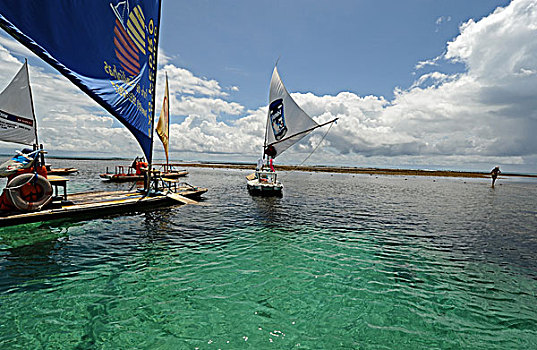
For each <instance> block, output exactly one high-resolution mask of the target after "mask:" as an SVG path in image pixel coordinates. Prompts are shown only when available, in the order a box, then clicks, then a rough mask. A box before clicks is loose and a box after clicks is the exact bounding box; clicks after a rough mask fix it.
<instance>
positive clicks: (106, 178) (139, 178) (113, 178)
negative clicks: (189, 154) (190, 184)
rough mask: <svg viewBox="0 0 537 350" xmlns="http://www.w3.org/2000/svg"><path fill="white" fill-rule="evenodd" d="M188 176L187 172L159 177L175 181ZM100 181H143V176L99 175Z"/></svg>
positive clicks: (171, 173) (175, 172)
mask: <svg viewBox="0 0 537 350" xmlns="http://www.w3.org/2000/svg"><path fill="white" fill-rule="evenodd" d="M187 175H188V171H174V172H170V173H163V174H162V175H161V176H162V177H164V178H167V179H177V178H180V177H184V176H187ZM99 176H100V177H101V179H103V180H104V181H108V182H135V181H144V176H143V175H135V174H132V175H128V174H125V175H120V174H101V175H99Z"/></svg>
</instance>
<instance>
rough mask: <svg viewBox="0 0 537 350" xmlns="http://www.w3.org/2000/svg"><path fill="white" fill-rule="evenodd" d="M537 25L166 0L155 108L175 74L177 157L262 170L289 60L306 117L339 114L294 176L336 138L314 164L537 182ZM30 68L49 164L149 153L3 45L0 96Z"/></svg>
mask: <svg viewBox="0 0 537 350" xmlns="http://www.w3.org/2000/svg"><path fill="white" fill-rule="evenodd" d="M535 23H537V1H536V0H513V1H506V0H502V1H500V0H479V1H468V0H465V1H462V0H450V1H433V0H429V1H426V0H409V1H337V0H336V1H330V2H328V1H304V0H297V1H279V0H278V1H242V0H241V1H239V0H229V1H205V0H197V1H177V0H173V1H172V0H164V1H163V5H162V23H161V37H160V45H159V49H160V54H159V72H158V79H157V99H156V101H157V112H158V111H160V103H159V101H162V96H163V85H164V79H163V77H164V73H165V72H167V73H168V76H169V78H170V114H171V122H172V125H171V135H170V152H171V159H172V160H192V161H200V160H201V161H207V160H208V161H234V162H235V161H241V162H255V161H256V159H257V158H258V156H259V155H260V153H261V149H262V145H263V135H264V128H265V122H266V116H267V103H268V90H269V82H270V76H271V73H272V69H273V67H274V64H275V62H276V60H277V59H278V58H280V61H279V63H278V68H279V72H280V75H281V77H282V79H283V82H284V84H285V86H286V87H287V89H288V91H290V92H291V94H292V96H293V98H294V99H295V100H296V102H297V103H298V104H299V105H300V106H301V107H302V108H303V109H304V111H306V112H307V113H308V114H309V115H310V116H311V117H312V118H313V119H315V120H316V121H317V122H319V123H322V122H326V121H328V120H331V119H333V118H339V121H338V123H337V125H335V126H334V127H333V128H332V129H331V130H330V133H329V134H328V136H327V137H326V138H325V139H324V140H323V139H322V136H323V133H324V131H325V130H318V131H316V132H314V133H312V135H311V136H310V137H307V138H305V139H303V140H302V141H301V142H299V143H298V144H296V145H295V146H293V147H291V148H289V149H288V150H286V151H285V152H284V153H283V154H282V155H281V156H279V157H278V158H277V162H279V163H281V164H298V163H300V162H302V161H303V160H304V159H305V158H306V157H307V155H308V154H309V153H310V152H311V151H312V150H313V149H315V148H316V147H317V145H318V144H319V143H320V142H321V140H323V141H322V145H321V147H319V148H318V149H317V151H316V152H315V154H314V155H313V156H312V157H311V158H309V160H308V163H306V164H312V165H313V164H323V165H351V166H359V167H369V166H379V167H407V168H408V167H410V168H436V169H453V170H457V169H462V170H469V169H471V170H487V171H488V170H490V169H491V168H492V167H493V166H495V165H500V166H501V167H502V170H504V171H524V172H534V173H537V138H535V136H534V133H535V130H537V55H536V54H535V53H536V52H537V25H535ZM24 57H29V62H30V65H31V67H30V75H31V80H32V86H33V93H34V98H35V105H36V113H37V118H38V125H39V129H40V135H42V140H43V142H44V143H45V144H46V147H47V149H48V150H49V152H50V153H51V154H53V155H65V154H67V155H76V154H78V155H98V156H110V157H116V156H124V157H135V156H138V155H140V148H139V147H138V145H137V144H136V142H135V140H134V138H133V137H132V136H131V135H130V134H129V133H128V132H127V131H126V130H125V128H124V127H122V126H121V124H120V123H118V122H117V121H115V119H114V118H112V117H111V116H110V115H108V114H107V113H106V111H104V110H103V109H102V108H100V107H99V106H97V105H96V104H95V103H94V102H93V101H91V100H90V99H89V98H88V97H86V96H85V95H84V94H82V93H81V92H80V91H79V90H77V89H76V88H75V87H74V86H73V85H72V84H70V83H69V82H68V81H67V80H66V79H64V78H63V77H61V76H60V75H59V74H57V73H56V72H55V71H54V70H52V69H51V68H50V67H48V66H47V65H46V64H44V63H43V62H42V61H40V60H39V59H38V58H36V57H35V56H33V55H32V54H31V53H29V52H28V51H27V50H26V49H25V48H23V47H21V46H20V45H19V44H18V43H17V42H16V41H14V40H13V39H11V38H10V37H8V36H7V35H6V34H3V33H0V82H5V84H2V83H0V88H2V86H4V85H7V83H8V81H9V80H10V79H11V78H12V77H13V76H14V74H15V73H16V72H17V71H18V69H19V68H20V64H21V63H22V62H23V61H24ZM65 135H70V137H65ZM159 146H160V145H158V144H157V145H156V146H155V152H154V153H155V157H156V158H157V159H158V158H160V159H163V158H164V154H163V151H162V148H161V147H159ZM10 147H13V146H9V145H4V144H0V148H2V149H9V148H10Z"/></svg>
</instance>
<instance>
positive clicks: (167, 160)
mask: <svg viewBox="0 0 537 350" xmlns="http://www.w3.org/2000/svg"><path fill="white" fill-rule="evenodd" d="M167 88H168V72H166V89H167ZM166 92H168V91H166ZM166 99H167V100H168V101H166V102H167V103H166V115H167V116H168V120H166V123H167V124H168V146H167V147H170V94H169V92H168V93H167V94H166ZM168 153H169V151H168V150H166V169H168V171H170V168H169V167H170V161H169V156H168Z"/></svg>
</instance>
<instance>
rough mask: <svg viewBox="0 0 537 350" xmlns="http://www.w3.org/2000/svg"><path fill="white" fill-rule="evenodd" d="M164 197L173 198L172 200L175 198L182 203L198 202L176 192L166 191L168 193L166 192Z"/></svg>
mask: <svg viewBox="0 0 537 350" xmlns="http://www.w3.org/2000/svg"><path fill="white" fill-rule="evenodd" d="M166 197H168V198H171V199H173V200H175V201H177V202H180V203H183V204H198V202H196V201H195V200H193V199H190V198H187V197H183V196H181V195H180V194H177V193H172V192H168V193H166Z"/></svg>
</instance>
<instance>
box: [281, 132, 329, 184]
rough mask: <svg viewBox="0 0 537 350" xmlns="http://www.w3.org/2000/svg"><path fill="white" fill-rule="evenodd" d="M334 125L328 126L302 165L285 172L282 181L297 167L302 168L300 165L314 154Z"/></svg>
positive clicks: (296, 166)
mask: <svg viewBox="0 0 537 350" xmlns="http://www.w3.org/2000/svg"><path fill="white" fill-rule="evenodd" d="M334 124H335V123H332V124H330V127H329V128H328V130H326V132H325V133H324V135H323V138H322V139H321V141H320V142H319V143H318V144H317V146H315V148H314V149H313V151H311V153H310V154H308V156H307V157H306V159H304V160H303V161H302V163H300V164H298V165H295V167H294V169H292V170H289V171H287V173H286V174H285V176H282V177H283V180H285V179H286V178H287V176H289V174H291V173H292V172H293V171H296V170H297V169H298V167H300V166H302V164H304V163H305V162H306V161H307V160H308V159H309V158H310V157H311V155H312V154H313V152H315V151H316V150H317V148H319V146H320V145H321V144H322V143H323V141H324V139H325V137H326V135H328V132H330V129H332V127H333V126H334Z"/></svg>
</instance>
